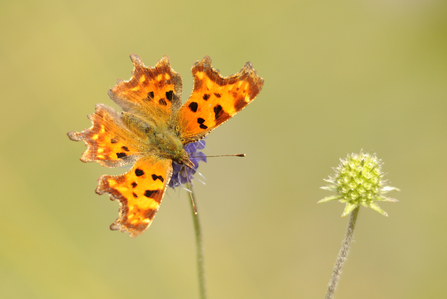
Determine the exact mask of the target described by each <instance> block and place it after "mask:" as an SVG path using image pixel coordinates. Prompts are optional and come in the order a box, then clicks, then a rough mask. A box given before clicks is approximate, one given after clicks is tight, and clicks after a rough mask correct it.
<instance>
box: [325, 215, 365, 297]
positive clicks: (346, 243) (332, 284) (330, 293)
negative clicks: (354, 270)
mask: <svg viewBox="0 0 447 299" xmlns="http://www.w3.org/2000/svg"><path fill="white" fill-rule="evenodd" d="M358 214H359V207H357V208H355V209H354V210H353V211H352V212H351V217H350V218H349V223H348V228H347V230H346V235H345V239H344V240H343V244H342V246H341V249H340V252H339V253H338V257H337V261H336V263H335V266H334V271H333V272H332V277H331V280H330V281H329V286H328V289H327V293H326V299H332V298H333V297H334V292H335V288H336V287H337V283H338V279H339V278H340V274H341V269H342V268H343V265H344V263H345V261H346V257H347V256H348V252H349V248H350V247H351V242H352V236H353V235H354V228H355V222H356V221H357V215H358Z"/></svg>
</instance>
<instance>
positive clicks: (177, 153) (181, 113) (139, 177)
mask: <svg viewBox="0 0 447 299" xmlns="http://www.w3.org/2000/svg"><path fill="white" fill-rule="evenodd" d="M130 59H131V60H132V62H133V65H134V70H133V72H132V77H131V78H130V80H129V81H123V80H118V82H117V84H116V85H115V87H113V88H111V89H110V90H109V97H110V98H111V99H112V100H113V101H114V102H115V103H116V104H118V105H119V106H120V107H121V108H122V109H123V112H122V113H120V114H119V113H118V112H116V111H115V110H113V109H112V108H110V107H107V106H105V105H103V104H97V105H96V110H95V113H93V114H91V115H89V116H88V118H89V119H90V120H91V121H92V123H93V125H92V127H91V128H89V129H85V130H84V131H82V132H69V133H68V137H69V138H70V139H71V140H73V141H81V140H83V141H84V142H85V144H86V146H87V150H86V151H85V152H84V154H83V155H82V157H81V161H82V162H93V161H96V162H98V163H100V164H101V165H103V166H106V167H118V166H123V165H128V164H133V167H132V168H131V169H130V171H128V172H127V173H125V174H123V175H118V176H110V175H103V176H101V177H100V178H99V180H98V186H97V188H96V193H98V194H103V193H109V195H110V199H111V200H117V201H118V202H119V204H120V211H119V217H118V219H117V220H116V221H115V222H114V223H113V224H112V225H111V226H110V229H112V230H120V231H122V232H127V233H129V234H130V236H132V237H136V236H138V235H140V234H141V233H143V232H144V231H145V230H146V229H147V228H148V227H149V225H150V224H151V222H152V220H153V219H154V216H155V214H156V213H157V211H158V208H159V207H160V203H161V200H162V198H163V195H164V193H165V191H166V187H167V185H168V183H169V181H170V179H171V175H172V163H173V161H174V162H176V163H178V164H182V165H185V166H186V167H189V168H194V165H193V163H192V162H191V160H190V157H189V155H188V153H187V152H186V151H185V149H184V146H185V145H187V144H189V143H192V142H196V141H198V140H200V139H202V138H204V137H205V136H206V135H207V134H208V133H210V132H211V131H212V130H214V129H215V128H217V127H218V126H219V125H221V124H222V123H224V122H225V121H227V120H228V119H230V118H231V117H233V116H234V115H235V114H236V113H238V112H239V111H241V110H242V109H243V108H244V107H245V106H247V105H248V104H249V103H250V102H251V101H253V100H254V99H255V97H256V96H257V95H258V93H259V92H260V91H261V89H262V86H263V84H264V79H262V78H261V77H259V76H258V75H257V74H256V71H255V70H254V69H253V66H252V64H251V63H250V62H247V64H245V66H244V68H243V69H242V70H241V71H240V72H239V73H237V74H234V75H231V76H229V77H222V76H221V75H220V73H219V71H218V70H215V69H214V68H212V66H211V59H210V58H209V57H208V56H206V57H205V58H203V59H202V60H200V61H197V62H195V63H194V65H193V67H192V69H191V71H192V74H193V76H194V88H193V91H192V93H191V96H190V97H189V99H188V101H187V102H186V103H185V104H183V105H182V103H181V99H180V97H181V94H182V79H181V77H180V75H179V74H178V73H176V72H175V71H174V70H173V69H172V68H171V66H170V61H169V58H168V57H167V56H164V57H163V58H162V59H161V60H159V61H158V62H157V64H156V65H155V67H146V66H145V65H144V64H143V62H142V61H141V58H140V57H138V56H137V55H131V56H130Z"/></svg>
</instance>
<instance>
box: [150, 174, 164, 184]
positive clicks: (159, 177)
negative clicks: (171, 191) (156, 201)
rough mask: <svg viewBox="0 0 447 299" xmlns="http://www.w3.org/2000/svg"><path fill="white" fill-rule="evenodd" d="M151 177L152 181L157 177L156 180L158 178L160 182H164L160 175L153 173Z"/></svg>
mask: <svg viewBox="0 0 447 299" xmlns="http://www.w3.org/2000/svg"><path fill="white" fill-rule="evenodd" d="M152 179H153V180H154V181H156V180H157V179H158V180H160V181H161V182H162V183H163V182H164V179H163V177H162V176H161V175H156V174H153V175H152Z"/></svg>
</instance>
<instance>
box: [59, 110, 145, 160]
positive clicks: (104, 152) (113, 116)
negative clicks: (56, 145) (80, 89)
mask: <svg viewBox="0 0 447 299" xmlns="http://www.w3.org/2000/svg"><path fill="white" fill-rule="evenodd" d="M88 118H89V119H90V120H91V121H92V123H93V125H92V127H91V128H89V129H85V130H84V131H82V132H68V137H69V138H70V139H71V140H73V141H81V140H84V142H85V144H86V145H87V150H86V151H85V152H84V154H83V155H82V157H81V161H82V162H93V161H96V162H98V163H100V164H101V165H103V166H106V167H118V166H123V165H127V164H130V163H133V162H135V160H136V159H137V158H138V157H140V156H141V155H142V153H144V152H147V151H148V150H149V149H148V148H147V146H145V145H144V144H143V143H141V142H139V141H138V140H139V139H138V137H137V136H136V135H135V134H133V133H132V132H130V131H129V130H127V129H126V128H125V126H124V125H123V123H122V121H121V117H120V116H119V115H118V113H117V112H116V111H115V110H113V109H112V108H110V107H107V106H105V105H102V104H97V105H96V109H95V113H94V114H91V115H89V116H88Z"/></svg>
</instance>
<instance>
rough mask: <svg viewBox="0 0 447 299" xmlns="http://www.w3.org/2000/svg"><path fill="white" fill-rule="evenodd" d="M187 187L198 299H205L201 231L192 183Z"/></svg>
mask: <svg viewBox="0 0 447 299" xmlns="http://www.w3.org/2000/svg"><path fill="white" fill-rule="evenodd" d="M187 186H188V189H189V190H191V192H190V193H189V196H190V198H191V211H192V220H193V222H194V231H195V234H196V250H197V254H196V257H197V274H198V279H199V295H200V299H206V284H205V269H204V266H203V244H202V232H201V230H200V222H199V215H198V213H197V210H196V206H195V204H194V191H193V189H192V184H191V183H189V182H188V183H187Z"/></svg>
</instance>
